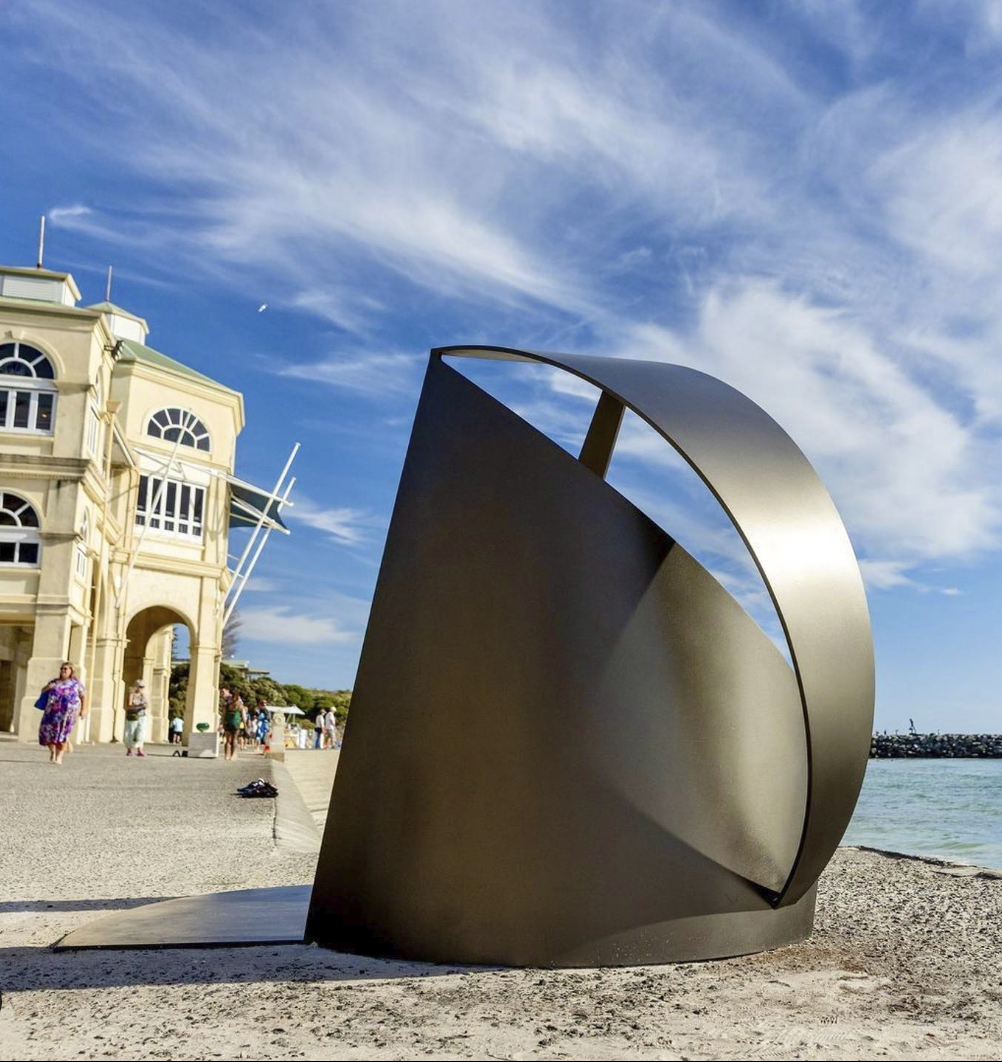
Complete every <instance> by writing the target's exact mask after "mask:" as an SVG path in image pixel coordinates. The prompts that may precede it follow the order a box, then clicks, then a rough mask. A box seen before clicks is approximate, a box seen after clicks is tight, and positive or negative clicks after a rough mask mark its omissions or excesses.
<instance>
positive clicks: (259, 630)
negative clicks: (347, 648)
mask: <svg viewBox="0 0 1002 1062" xmlns="http://www.w3.org/2000/svg"><path fill="white" fill-rule="evenodd" d="M240 620H241V624H240V639H241V640H242V641H244V640H246V641H249V642H254V641H259V642H277V643H281V644H291V645H326V644H333V643H344V642H352V641H355V640H357V638H358V637H359V635H358V632H356V631H347V630H343V629H342V628H341V627H340V626H339V624H338V623H337V621H336V620H334V619H332V618H330V617H328V616H310V615H304V614H303V613H300V612H297V611H295V610H294V609H293V608H292V607H291V606H288V605H287V606H280V607H275V608H241V610H240Z"/></svg>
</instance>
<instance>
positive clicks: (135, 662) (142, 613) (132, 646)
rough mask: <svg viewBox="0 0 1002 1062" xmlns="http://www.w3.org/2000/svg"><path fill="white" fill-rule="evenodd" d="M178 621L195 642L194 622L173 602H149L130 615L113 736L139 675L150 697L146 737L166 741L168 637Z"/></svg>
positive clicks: (169, 668) (122, 719) (118, 729)
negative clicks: (164, 603)
mask: <svg viewBox="0 0 1002 1062" xmlns="http://www.w3.org/2000/svg"><path fill="white" fill-rule="evenodd" d="M177 624H181V625H182V626H184V627H187V628H188V633H189V637H190V638H191V640H192V644H194V632H195V630H196V627H195V625H194V624H193V623H192V622H191V620H190V619H189V618H188V617H187V616H185V615H184V614H183V613H182V612H180V611H179V610H178V609H176V608H175V607H173V606H168V605H151V606H148V607H146V608H141V609H138V610H137V611H136V612H135V613H133V615H132V616H131V618H130V619H129V622H128V624H127V626H126V633H125V653H124V655H123V658H122V675H121V685H120V688H119V694H118V708H119V710H118V711H116V713H115V715H116V718H115V734H116V736H119V735H120V734H121V730H122V726H123V723H124V718H125V713H124V708H125V704H126V699H127V697H128V692H129V689H130V688H131V687H132V684H133V683H134V682H135V681H136V680H137V679H142V680H143V681H144V682H145V683H146V693H147V697H148V698H149V701H150V712H149V720H150V721H149V723H148V724H147V738H148V739H149V740H151V741H166V739H167V718H168V708H169V700H168V687H169V683H170V672H171V663H172V660H171V640H172V636H173V631H174V627H175V626H176V625H177Z"/></svg>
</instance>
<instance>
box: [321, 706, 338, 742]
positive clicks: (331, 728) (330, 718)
mask: <svg viewBox="0 0 1002 1062" xmlns="http://www.w3.org/2000/svg"><path fill="white" fill-rule="evenodd" d="M324 734H325V737H326V743H325V745H324V748H328V749H332V748H334V746H335V744H336V743H337V716H336V715H335V714H334V709H333V708H328V709H327V714H326V715H325V716H324Z"/></svg>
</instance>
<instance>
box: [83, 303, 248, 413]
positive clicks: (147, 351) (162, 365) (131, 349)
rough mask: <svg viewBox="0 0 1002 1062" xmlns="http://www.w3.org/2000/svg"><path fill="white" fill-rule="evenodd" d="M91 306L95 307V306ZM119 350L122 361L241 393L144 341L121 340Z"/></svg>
mask: <svg viewBox="0 0 1002 1062" xmlns="http://www.w3.org/2000/svg"><path fill="white" fill-rule="evenodd" d="M91 308H92V309H93V307H91ZM115 312H117V311H115ZM118 351H119V355H118V360H119V361H120V362H124V363H126V364H128V363H130V362H133V363H134V362H142V363H144V364H146V365H155V366H156V367H157V368H159V369H169V370H171V371H172V372H176V373H180V374H181V375H182V376H190V377H192V379H195V380H200V381H201V382H202V383H207V384H212V386H213V387H218V388H219V389H220V390H222V391H231V392H233V394H239V392H238V391H235V390H234V389H233V388H232V387H227V386H226V384H221V383H220V382H219V381H218V380H213V379H212V377H211V376H206V375H205V374H204V373H201V372H197V371H196V370H195V369H192V368H190V367H189V366H187V365H183V364H182V363H181V362H179V361H175V360H174V359H173V358H169V357H168V356H167V355H166V354H161V353H160V351H159V350H154V349H153V348H152V347H148V346H146V345H145V344H143V343H137V342H136V341H135V340H134V339H122V340H119V343H118Z"/></svg>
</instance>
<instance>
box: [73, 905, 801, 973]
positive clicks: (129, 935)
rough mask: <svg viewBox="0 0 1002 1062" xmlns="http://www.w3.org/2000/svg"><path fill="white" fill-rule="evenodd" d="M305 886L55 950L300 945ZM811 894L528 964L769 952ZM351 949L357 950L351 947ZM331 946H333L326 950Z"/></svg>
mask: <svg viewBox="0 0 1002 1062" xmlns="http://www.w3.org/2000/svg"><path fill="white" fill-rule="evenodd" d="M311 892H312V887H311V886H309V885H283V886H278V887H275V888H268V889H239V890H236V891H233V892H213V893H206V894H205V895H202V896H182V897H179V898H178V899H175V900H161V901H158V902H157V903H149V904H144V905H143V906H141V907H133V908H130V909H129V910H126V911H116V912H115V913H114V914H111V915H106V916H105V917H103V918H98V919H96V920H95V921H93V922H88V923H87V924H86V925H83V926H81V927H80V928H79V929H75V930H73V931H72V932H70V933H67V934H66V936H65V937H63V938H62V939H61V940H60V941H59V942H58V943H57V944H55V945H53V950H54V951H72V950H82V949H87V948H119V949H126V948H212V947H217V948H219V947H225V948H234V947H254V946H265V945H267V946H273V945H279V944H303V943H305V942H306V941H305V930H306V914H307V910H308V908H309V904H310V893H311ZM813 915H814V890H813V889H812V890H811V892H810V893H809V894H808V896H807V897H805V899H804V900H802V901H800V903H798V904H795V905H793V906H792V907H789V908H784V909H781V910H779V911H762V912H757V913H755V914H749V913H748V912H743V913H731V914H725V915H717V916H710V917H704V918H693V919H679V920H675V921H673V922H669V923H663V924H660V925H652V926H643V927H637V928H635V929H634V930H631V931H628V932H625V933H623V934H621V935H617V936H616V937H611V938H607V939H606V940H604V941H601V942H592V943H591V944H590V945H585V946H583V947H582V948H581V949H580V950H579V951H577V952H576V953H575V952H568V953H565V954H563V955H561V956H559V957H557V958H555V959H554V960H553V961H550V962H545V963H539V962H526V963H523V964H520V965H525V966H546V967H558V968H559V967H601V966H644V965H658V964H661V963H666V962H689V961H694V960H699V959H715V958H724V957H727V956H733V955H742V954H747V953H749V952H756V951H769V950H771V949H773V948H778V947H783V946H784V945H787V944H793V943H796V942H797V941H800V940H804V939H805V938H806V937H808V936H809V935H810V933H811V928H812V923H813ZM332 943H333V946H334V947H335V948H336V949H337V950H338V951H345V952H350V953H353V954H362V955H373V956H376V957H379V958H397V959H401V958H402V959H408V960H412V961H417V962H445V963H448V964H449V965H454V964H455V963H456V962H464V963H469V962H472V963H473V964H483V963H486V964H488V965H491V966H496V965H508V964H507V963H499V962H497V961H496V960H495V961H491V958H490V957H489V956H476V957H475V958H472V959H471V958H470V957H456V956H451V957H450V956H446V955H428V954H422V953H420V952H416V951H415V950H414V949H412V948H408V947H406V946H403V947H400V948H397V949H394V950H387V949H386V948H380V947H374V946H372V942H371V941H370V942H364V941H360V940H356V941H348V940H345V941H337V942H332ZM353 945H354V946H353ZM328 946H331V945H330V944H328Z"/></svg>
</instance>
